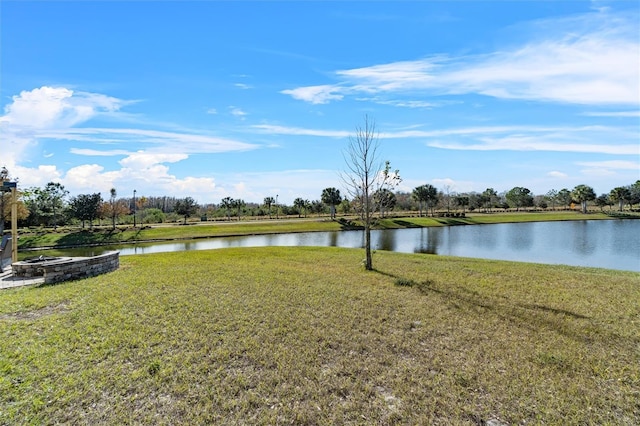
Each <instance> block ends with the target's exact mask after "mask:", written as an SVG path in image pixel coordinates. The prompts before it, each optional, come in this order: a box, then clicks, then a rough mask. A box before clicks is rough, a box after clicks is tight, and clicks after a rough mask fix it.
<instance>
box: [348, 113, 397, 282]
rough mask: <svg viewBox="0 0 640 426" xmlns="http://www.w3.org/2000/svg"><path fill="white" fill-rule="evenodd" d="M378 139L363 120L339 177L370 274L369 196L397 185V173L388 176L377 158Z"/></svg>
mask: <svg viewBox="0 0 640 426" xmlns="http://www.w3.org/2000/svg"><path fill="white" fill-rule="evenodd" d="M379 147H380V142H379V135H378V131H377V130H376V124H375V121H374V120H371V119H370V118H369V117H368V116H366V115H365V117H364V124H363V125H362V126H356V132H355V135H354V136H352V137H350V138H349V145H348V147H347V150H346V152H345V153H344V157H345V162H346V166H347V170H346V171H345V173H343V174H342V180H343V181H344V183H345V185H346V187H347V192H348V193H349V195H350V198H351V199H352V200H354V201H355V202H356V204H357V205H358V210H359V212H360V217H361V219H362V223H363V225H364V244H365V252H366V259H365V268H366V269H367V270H369V271H371V270H373V260H372V257H371V226H372V224H373V217H374V216H373V213H374V211H375V209H376V205H375V202H374V199H373V194H374V193H375V192H376V191H379V190H381V189H385V188H389V187H392V186H395V185H398V184H399V183H400V176H399V173H398V171H397V170H396V171H395V172H391V166H390V164H389V162H388V161H386V162H383V161H381V160H380V159H379V158H378V149H379Z"/></svg>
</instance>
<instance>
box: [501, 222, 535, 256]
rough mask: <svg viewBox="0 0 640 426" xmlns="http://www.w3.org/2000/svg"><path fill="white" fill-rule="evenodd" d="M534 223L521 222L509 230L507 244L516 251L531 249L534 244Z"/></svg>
mask: <svg viewBox="0 0 640 426" xmlns="http://www.w3.org/2000/svg"><path fill="white" fill-rule="evenodd" d="M534 226H535V224H534V223H519V224H517V225H515V224H514V226H513V227H511V228H509V229H508V231H507V246H508V247H509V248H510V249H512V250H516V251H525V250H529V249H530V248H531V246H533V239H534Z"/></svg>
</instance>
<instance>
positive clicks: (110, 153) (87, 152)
mask: <svg viewBox="0 0 640 426" xmlns="http://www.w3.org/2000/svg"><path fill="white" fill-rule="evenodd" d="M69 152H71V153H72V154H76V155H87V156H95V157H111V156H120V155H130V154H131V152H130V151H125V150H124V149H112V150H109V151H101V150H97V149H82V148H71V149H70V150H69Z"/></svg>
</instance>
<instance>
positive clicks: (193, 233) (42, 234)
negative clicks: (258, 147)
mask: <svg viewBox="0 0 640 426" xmlns="http://www.w3.org/2000/svg"><path fill="white" fill-rule="evenodd" d="M638 217H640V215H639V216H638ZM585 219H589V220H596V219H611V218H610V217H609V216H607V215H605V214H599V213H593V214H589V215H582V214H579V213H576V212H544V213H543V212H539V213H492V214H470V215H467V216H466V217H457V218H456V217H436V218H431V217H420V218H419V217H401V218H385V219H382V220H380V221H379V223H378V224H377V227H378V228H379V229H397V228H408V227H428V226H446V225H474V224H490V223H508V222H535V221H557V220H585ZM358 225H359V222H358V221H357V220H356V219H355V218H351V219H350V220H348V221H344V220H343V221H342V222H339V221H334V220H330V219H327V218H323V219H286V220H264V221H245V222H235V221H232V222H216V223H213V224H212V223H210V222H204V223H193V224H190V225H188V226H183V225H177V224H174V225H160V226H145V227H143V228H136V229H134V228H126V227H120V228H117V229H116V230H115V231H114V230H111V229H110V228H108V227H107V228H95V229H94V230H84V231H82V230H73V231H61V232H53V231H52V230H50V229H49V230H40V231H31V232H22V233H21V235H20V240H19V241H20V243H19V249H20V250H25V249H34V248H39V247H70V246H83V245H91V244H123V243H124V244H126V243H133V242H140V241H163V240H176V239H196V238H210V237H221V236H231V235H252V234H269V233H285V232H315V231H337V230H344V229H353V227H357V226H358Z"/></svg>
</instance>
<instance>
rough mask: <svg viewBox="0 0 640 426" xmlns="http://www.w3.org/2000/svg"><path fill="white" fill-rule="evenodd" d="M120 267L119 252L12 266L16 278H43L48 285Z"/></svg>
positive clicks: (18, 263)
mask: <svg viewBox="0 0 640 426" xmlns="http://www.w3.org/2000/svg"><path fill="white" fill-rule="evenodd" d="M119 267H120V252H119V251H110V252H108V253H104V254H101V255H99V256H93V257H68V258H62V259H56V260H52V261H50V262H47V261H45V262H42V263H29V262H16V263H14V264H12V265H11V268H12V269H13V273H14V275H15V276H16V277H23V278H33V277H43V278H44V282H45V283H46V284H50V283H59V282H62V281H68V280H77V279H81V278H88V277H93V276H96V275H100V274H105V273H107V272H111V271H115V270H116V269H118V268H119Z"/></svg>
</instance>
